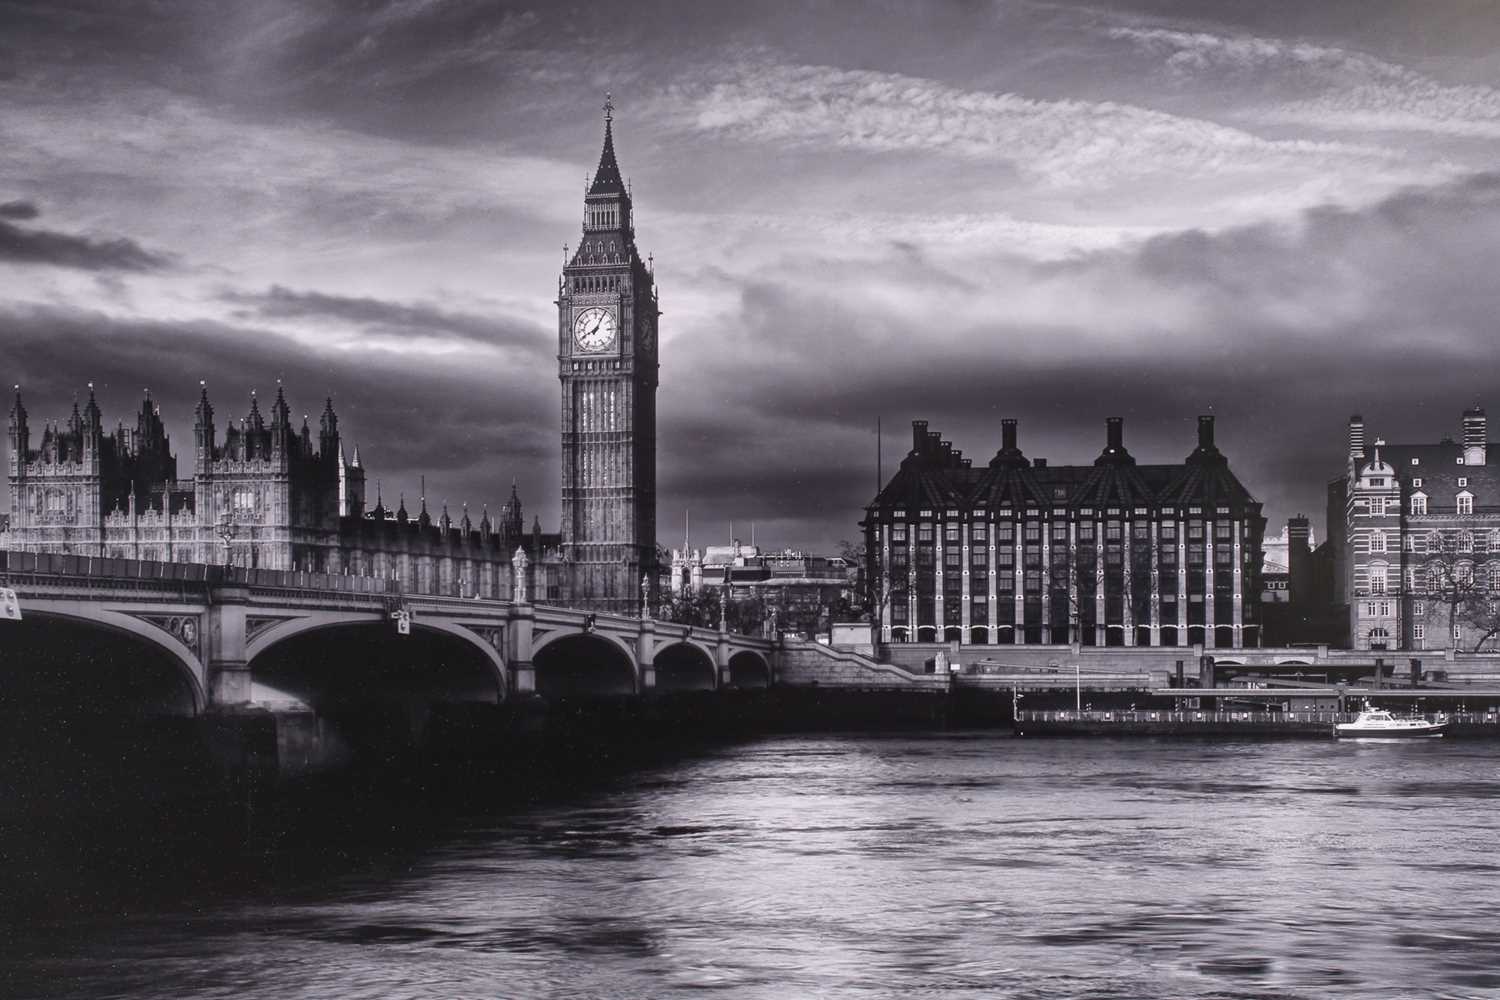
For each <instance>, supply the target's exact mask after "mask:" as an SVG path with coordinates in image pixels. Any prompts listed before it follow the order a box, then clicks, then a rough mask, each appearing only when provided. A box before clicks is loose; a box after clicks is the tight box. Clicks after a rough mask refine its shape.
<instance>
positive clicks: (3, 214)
mask: <svg viewBox="0 0 1500 1000" xmlns="http://www.w3.org/2000/svg"><path fill="white" fill-rule="evenodd" d="M41 214H42V213H41V211H40V210H39V209H38V208H37V207H36V205H35V204H34V203H33V202H29V201H7V202H0V219H20V220H22V221H25V220H26V219H35V218H36V217H37V216H38V215H41Z"/></svg>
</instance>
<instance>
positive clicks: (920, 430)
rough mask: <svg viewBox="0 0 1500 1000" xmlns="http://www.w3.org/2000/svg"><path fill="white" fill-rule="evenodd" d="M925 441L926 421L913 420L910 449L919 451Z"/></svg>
mask: <svg viewBox="0 0 1500 1000" xmlns="http://www.w3.org/2000/svg"><path fill="white" fill-rule="evenodd" d="M926 442H927V421H925V420H913V421H912V422H911V450H912V451H915V452H918V453H920V452H921V450H922V445H924V444H925V443H926Z"/></svg>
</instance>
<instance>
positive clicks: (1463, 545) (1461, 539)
mask: <svg viewBox="0 0 1500 1000" xmlns="http://www.w3.org/2000/svg"><path fill="white" fill-rule="evenodd" d="M1458 551H1460V552H1473V551H1474V534H1473V532H1469V531H1460V532H1459V533H1458Z"/></svg>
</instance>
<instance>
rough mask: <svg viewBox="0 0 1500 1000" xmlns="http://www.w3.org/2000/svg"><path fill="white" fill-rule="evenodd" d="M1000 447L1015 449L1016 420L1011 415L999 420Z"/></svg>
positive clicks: (1009, 449) (1006, 449)
mask: <svg viewBox="0 0 1500 1000" xmlns="http://www.w3.org/2000/svg"><path fill="white" fill-rule="evenodd" d="M1000 447H1001V448H1003V449H1004V450H1005V451H1015V450H1016V421H1015V419H1014V418H1013V417H1007V418H1006V419H1004V420H1002V421H1000Z"/></svg>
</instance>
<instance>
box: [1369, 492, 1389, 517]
mask: <svg viewBox="0 0 1500 1000" xmlns="http://www.w3.org/2000/svg"><path fill="white" fill-rule="evenodd" d="M1370 516H1371V517H1385V497H1371V498H1370Z"/></svg>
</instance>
